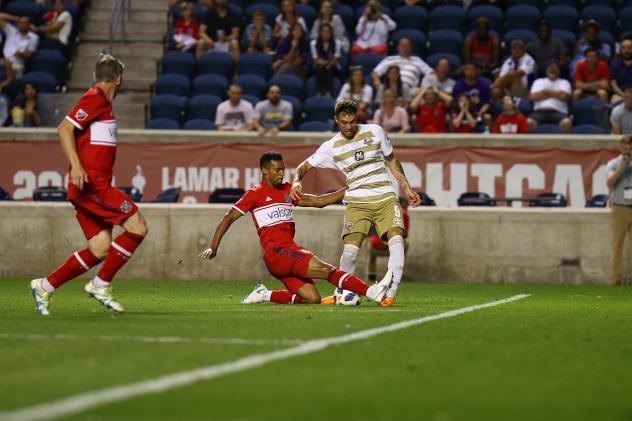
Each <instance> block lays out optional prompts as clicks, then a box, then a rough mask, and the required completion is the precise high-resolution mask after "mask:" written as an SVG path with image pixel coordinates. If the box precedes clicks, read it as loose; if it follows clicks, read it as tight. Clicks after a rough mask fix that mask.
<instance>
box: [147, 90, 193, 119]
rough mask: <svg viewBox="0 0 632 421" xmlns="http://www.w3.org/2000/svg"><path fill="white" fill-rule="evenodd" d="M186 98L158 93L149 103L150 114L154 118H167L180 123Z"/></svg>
mask: <svg viewBox="0 0 632 421" xmlns="http://www.w3.org/2000/svg"><path fill="white" fill-rule="evenodd" d="M185 103H186V100H185V99H184V98H182V97H179V96H176V95H158V96H155V97H153V98H152V99H151V102H150V103H149V115H150V117H151V119H152V120H154V119H157V118H166V119H169V120H173V121H175V122H177V123H178V124H179V123H180V121H181V120H182V115H183V113H184V106H185Z"/></svg>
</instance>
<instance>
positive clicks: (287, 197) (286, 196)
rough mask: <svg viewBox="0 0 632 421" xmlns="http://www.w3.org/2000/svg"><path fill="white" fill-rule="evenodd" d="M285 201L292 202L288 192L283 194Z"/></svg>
mask: <svg viewBox="0 0 632 421" xmlns="http://www.w3.org/2000/svg"><path fill="white" fill-rule="evenodd" d="M285 202H286V203H292V198H291V197H290V195H289V194H286V195H285Z"/></svg>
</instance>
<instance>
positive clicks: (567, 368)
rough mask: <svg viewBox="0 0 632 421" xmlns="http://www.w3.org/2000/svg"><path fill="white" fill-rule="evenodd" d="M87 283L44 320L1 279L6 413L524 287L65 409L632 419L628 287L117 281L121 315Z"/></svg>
mask: <svg viewBox="0 0 632 421" xmlns="http://www.w3.org/2000/svg"><path fill="white" fill-rule="evenodd" d="M84 282H85V280H78V281H73V282H71V283H69V284H67V285H65V286H64V287H63V288H61V289H60V290H59V291H58V292H57V293H56V294H55V296H54V298H53V301H52V305H51V313H52V315H51V316H50V317H48V318H45V317H42V316H39V315H37V314H36V313H35V311H34V305H33V300H32V297H31V295H30V293H29V290H28V280H27V279H0V356H1V358H0V413H3V412H4V413H5V414H6V413H7V411H12V410H16V409H18V408H26V407H30V406H33V405H36V404H43V403H46V402H53V401H56V400H60V399H63V398H67V397H70V396H74V395H77V394H80V393H84V392H91V391H96V390H99V389H103V388H106V387H112V386H119V385H125V384H130V383H135V382H139V381H142V380H148V379H153V378H156V377H160V376H163V375H166V374H171V373H177V372H182V371H186V370H193V369H196V368H200V367H206V366H212V365H215V364H219V363H223V362H228V361H234V360H236V359H238V358H241V357H245V356H249V355H254V354H261V353H267V352H271V351H274V350H279V349H285V348H290V347H293V346H295V345H296V344H298V343H301V341H308V340H312V339H317V338H328V337H332V336H338V335H345V334H349V333H352V332H356V331H360V330H363V329H367V328H372V327H379V326H385V325H389V324H393V323H396V322H400V321H404V320H410V319H416V318H420V317H423V316H427V315H432V314H437V313H441V312H445V311H448V310H452V309H457V308H461V307H466V306H471V305H474V304H481V303H486V302H489V301H493V300H495V299H500V298H505V297H510V296H512V295H515V294H521V293H526V294H531V296H530V297H528V298H526V299H522V300H519V301H515V302H511V303H508V304H503V305H499V306H496V307H493V308H486V309H482V310H478V311H475V312H472V313H467V314H462V315H459V316H456V317H452V318H446V319H441V320H435V321H431V322H429V323H426V324H421V325H418V326H413V327H410V328H407V329H404V330H399V331H395V332H389V333H384V334H381V335H378V336H375V337H372V338H369V339H366V340H359V341H356V342H350V343H347V344H343V345H334V346H331V347H329V348H326V349H324V350H321V351H318V352H315V353H311V354H307V355H302V356H298V357H293V358H288V359H284V360H279V361H275V362H271V363H269V364H267V365H264V366H262V367H258V368H254V369H249V370H246V371H242V372H238V373H233V374H229V375H226V376H222V377H219V378H215V379H211V380H204V381H200V382H197V383H194V384H191V385H188V386H184V387H178V388H174V389H170V390H167V391H164V392H161V393H156V394H147V395H143V396H137V397H133V398H130V399H127V400H122V401H118V402H114V403H109V404H106V405H100V406H96V407H94V408H91V409H88V410H85V411H83V412H80V413H75V414H71V415H67V416H65V417H63V418H62V419H73V420H74V419H89V420H110V419H112V420H136V419H144V420H198V419H199V420H208V419H212V420H215V419H217V420H260V419H261V420H280V419H281V420H296V419H300V420H369V419H379V420H400V419H402V420H403V419H406V420H437V421H449V420H591V421H593V420H630V419H632V288H629V287H617V288H614V287H606V286H561V285H515V284H514V285H489V284H488V285H464V284H427V283H421V282H416V283H405V284H403V285H402V287H401V289H400V297H399V299H398V301H397V306H396V307H393V308H379V307H377V306H375V305H374V304H372V303H370V302H369V301H367V300H364V301H363V303H362V305H360V306H358V307H336V306H308V305H296V306H281V305H275V304H258V305H250V306H241V305H239V299H240V298H241V297H242V296H243V295H244V294H245V293H247V292H249V291H250V289H251V288H252V287H253V286H254V284H255V282H182V281H138V280H118V281H117V282H116V291H115V293H116V296H117V298H118V299H119V300H120V302H121V303H123V305H124V306H125V307H126V311H127V312H126V313H124V314H119V315H115V314H112V313H109V312H107V311H105V310H104V309H102V308H101V307H100V306H99V304H98V303H97V302H96V301H94V300H92V299H90V298H88V297H87V296H86V295H85V293H83V283H84ZM266 284H267V286H268V287H269V288H278V287H280V286H281V284H280V283H279V282H278V281H268V282H266ZM319 288H320V290H321V291H322V292H327V293H328V292H330V291H331V290H332V288H331V286H330V285H328V284H324V283H319ZM156 338H162V340H161V341H158V339H156ZM0 418H1V416H0Z"/></svg>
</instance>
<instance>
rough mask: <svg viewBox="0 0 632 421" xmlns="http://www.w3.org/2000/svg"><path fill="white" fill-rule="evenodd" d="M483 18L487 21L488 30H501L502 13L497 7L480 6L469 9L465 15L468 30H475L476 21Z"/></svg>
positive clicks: (502, 24) (502, 23)
mask: <svg viewBox="0 0 632 421" xmlns="http://www.w3.org/2000/svg"><path fill="white" fill-rule="evenodd" d="M481 16H485V17H487V18H488V19H489V24H490V29H493V30H494V31H500V30H502V29H503V26H504V22H503V12H502V10H500V7H498V6H491V5H488V4H480V5H477V6H474V7H471V8H470V9H469V11H468V13H467V20H468V28H469V29H476V19H478V18H479V17H481Z"/></svg>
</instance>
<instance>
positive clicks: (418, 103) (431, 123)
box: [410, 86, 447, 133]
mask: <svg viewBox="0 0 632 421" xmlns="http://www.w3.org/2000/svg"><path fill="white" fill-rule="evenodd" d="M410 108H411V109H412V110H413V112H414V113H415V114H416V120H417V131H418V132H419V133H445V132H446V123H445V121H446V115H447V107H446V106H445V102H443V101H442V100H441V99H440V98H439V93H438V92H437V90H436V89H435V88H433V87H432V86H428V87H425V88H422V89H420V90H419V92H418V93H417V95H416V96H415V98H413V101H412V102H411V103H410Z"/></svg>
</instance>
